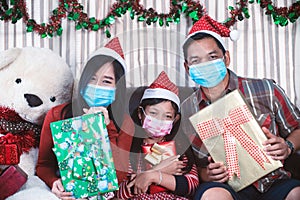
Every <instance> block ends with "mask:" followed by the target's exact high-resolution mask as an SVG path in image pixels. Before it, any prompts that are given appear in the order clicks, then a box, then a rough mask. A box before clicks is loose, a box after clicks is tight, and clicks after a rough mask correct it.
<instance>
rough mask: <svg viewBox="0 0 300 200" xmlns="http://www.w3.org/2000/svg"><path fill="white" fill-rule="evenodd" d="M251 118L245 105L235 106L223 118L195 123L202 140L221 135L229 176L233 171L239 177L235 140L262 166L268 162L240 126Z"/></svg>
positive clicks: (231, 175)
mask: <svg viewBox="0 0 300 200" xmlns="http://www.w3.org/2000/svg"><path fill="white" fill-rule="evenodd" d="M252 119H253V116H252V114H251V112H250V111H249V110H248V108H247V106H246V105H244V106H241V107H238V108H235V109H233V110H231V111H230V112H229V115H228V117H225V118H223V119H218V118H215V119H211V120H208V121H205V122H201V123H198V124H197V128H198V133H199V136H200V138H201V139H202V140H205V139H208V138H211V137H214V136H218V135H222V136H223V139H224V147H225V153H226V162H227V165H228V172H229V177H230V178H232V177H233V175H234V173H235V174H236V175H237V177H239V178H240V175H241V174H240V168H239V165H238V157H237V150H236V140H237V141H238V142H239V143H240V144H241V146H242V147H243V148H244V149H245V150H246V151H247V152H248V153H249V154H250V156H251V157H252V158H254V160H255V161H256V162H257V163H258V164H259V165H260V166H261V167H262V168H263V169H265V167H264V162H268V163H270V160H269V159H268V158H267V157H266V155H265V154H264V152H263V151H262V150H261V149H260V148H259V146H258V145H256V144H255V142H254V141H253V140H252V138H251V137H250V136H249V135H248V134H247V133H246V132H245V131H244V130H243V129H242V128H241V127H240V125H242V124H245V123H247V122H249V121H250V120H252Z"/></svg>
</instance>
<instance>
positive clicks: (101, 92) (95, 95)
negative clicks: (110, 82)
mask: <svg viewBox="0 0 300 200" xmlns="http://www.w3.org/2000/svg"><path fill="white" fill-rule="evenodd" d="M80 93H81V95H82V97H83V99H84V100H85V102H86V103H87V104H88V105H89V106H90V107H99V106H103V107H107V106H109V105H110V104H112V102H114V101H115V95H116V88H113V87H103V86H98V85H92V84H88V85H87V86H86V88H85V89H84V90H83V92H80Z"/></svg>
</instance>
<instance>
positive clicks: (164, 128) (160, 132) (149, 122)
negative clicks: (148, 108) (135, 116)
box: [143, 114, 173, 138]
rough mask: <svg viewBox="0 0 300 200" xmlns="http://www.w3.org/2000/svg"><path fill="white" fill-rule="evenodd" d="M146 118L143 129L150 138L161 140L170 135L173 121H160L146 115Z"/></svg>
mask: <svg viewBox="0 0 300 200" xmlns="http://www.w3.org/2000/svg"><path fill="white" fill-rule="evenodd" d="M145 116H146V117H145V119H144V123H143V128H144V129H145V130H146V131H147V133H148V134H149V136H150V137H152V138H159V137H163V136H166V135H168V134H170V132H171V130H172V127H173V121H171V120H159V119H156V118H154V117H151V116H149V115H146V114H145Z"/></svg>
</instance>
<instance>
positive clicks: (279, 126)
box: [182, 15, 300, 200]
mask: <svg viewBox="0 0 300 200" xmlns="http://www.w3.org/2000/svg"><path fill="white" fill-rule="evenodd" d="M229 36H230V30H229V29H228V28H226V27H225V26H223V25H221V24H219V23H218V22H216V21H215V20H213V19H211V18H210V17H209V16H207V15H205V16H203V17H202V18H201V19H200V20H199V21H198V22H196V23H195V24H194V25H193V27H192V29H191V30H190V32H189V35H188V37H187V39H186V40H185V42H184V45H183V51H184V58H185V63H184V65H185V69H186V71H187V73H188V74H189V75H190V77H191V79H192V80H193V81H194V82H196V83H197V84H199V85H200V87H199V89H198V90H197V91H196V92H195V93H194V95H192V96H193V98H196V100H197V101H196V102H197V107H198V108H196V109H195V110H194V111H197V110H201V109H203V108H205V107H206V106H209V105H210V104H211V103H212V102H214V101H216V100H217V99H219V98H221V97H223V96H224V95H226V94H228V93H230V92H231V91H233V90H235V89H239V90H240V91H241V93H242V94H243V95H244V97H245V99H246V101H247V102H248V104H249V105H250V109H252V112H253V113H254V115H255V118H256V119H257V121H258V122H259V123H260V125H261V127H262V130H263V132H264V133H265V135H266V136H267V138H268V139H267V140H266V141H265V142H264V143H263V145H264V146H265V148H264V150H265V152H266V154H267V155H270V156H271V158H272V159H274V160H280V161H284V160H285V159H286V158H288V157H289V156H290V155H291V154H292V153H294V152H295V151H296V150H299V149H300V112H299V109H298V108H297V107H296V106H294V105H293V104H292V103H291V102H290V100H289V98H288V97H287V96H286V94H285V93H284V91H283V90H282V89H281V88H280V86H278V85H277V84H276V83H275V82H274V81H272V80H269V79H250V78H242V77H239V76H237V75H236V74H235V73H234V72H232V71H231V70H229V69H227V67H228V66H229V64H230V54H229V51H228V50H227V48H226V46H225V43H224V41H223V39H222V37H229ZM190 102H195V100H193V99H187V100H186V101H184V102H183V103H182V115H183V118H186V119H187V118H188V117H189V116H191V114H193V113H192V112H193V111H191V110H193V108H191V106H190V105H191V103H190ZM185 104H186V105H185ZM198 105H199V106H198ZM183 121H187V120H183ZM183 123H184V122H183ZM188 134H189V136H190V138H191V141H192V146H193V149H194V152H195V155H196V156H197V157H198V158H199V159H198V163H197V164H198V170H199V174H200V178H201V180H202V184H201V185H200V187H199V188H198V191H197V193H196V196H195V199H218V200H220V199H243V200H244V199H300V181H299V180H295V179H291V178H290V173H289V172H287V171H285V170H284V169H283V168H280V169H277V170H275V171H273V172H271V173H270V174H268V175H267V176H265V177H263V178H261V179H259V180H258V181H257V182H255V183H253V184H252V185H250V186H248V187H246V188H245V189H243V190H241V191H239V192H235V191H234V190H233V189H232V188H231V187H230V186H229V185H228V184H226V182H227V181H228V179H229V177H228V172H227V169H226V165H225V164H223V163H219V162H214V161H213V160H212V158H211V157H210V156H209V155H207V156H206V155H205V154H206V153H207V152H205V148H203V145H202V142H201V141H200V139H199V138H197V136H194V137H196V138H193V137H191V135H190V133H188ZM201 157H202V158H203V157H204V158H207V159H206V163H205V162H203V160H205V159H200V158H201Z"/></svg>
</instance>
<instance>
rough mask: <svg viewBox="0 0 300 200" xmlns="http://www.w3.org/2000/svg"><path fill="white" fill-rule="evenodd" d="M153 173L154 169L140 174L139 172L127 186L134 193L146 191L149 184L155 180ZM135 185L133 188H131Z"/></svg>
mask: <svg viewBox="0 0 300 200" xmlns="http://www.w3.org/2000/svg"><path fill="white" fill-rule="evenodd" d="M152 173H155V172H154V171H151V170H150V171H146V172H142V173H140V174H137V175H136V176H135V177H134V179H133V180H132V181H130V183H128V185H127V188H129V191H131V194H132V195H136V194H142V193H146V192H147V190H148V188H149V186H150V185H151V184H152V183H153V182H154V180H153V177H155V176H154V175H153V174H152ZM132 187H133V189H131V188H132Z"/></svg>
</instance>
